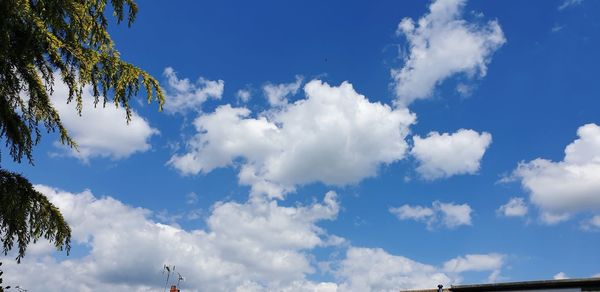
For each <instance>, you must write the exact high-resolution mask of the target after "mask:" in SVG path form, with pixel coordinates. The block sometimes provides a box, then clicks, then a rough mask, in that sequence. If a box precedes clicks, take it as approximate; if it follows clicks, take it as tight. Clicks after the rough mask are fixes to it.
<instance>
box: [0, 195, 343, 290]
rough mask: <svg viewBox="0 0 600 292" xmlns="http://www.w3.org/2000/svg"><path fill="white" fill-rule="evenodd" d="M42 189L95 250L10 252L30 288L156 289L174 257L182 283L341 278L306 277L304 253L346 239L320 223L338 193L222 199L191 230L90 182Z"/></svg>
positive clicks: (211, 285) (333, 208)
mask: <svg viewBox="0 0 600 292" xmlns="http://www.w3.org/2000/svg"><path fill="white" fill-rule="evenodd" d="M36 189H38V190H39V191H40V192H42V193H44V194H45V195H46V196H47V197H48V198H49V199H50V201H51V202H53V203H54V204H55V205H56V206H57V207H58V208H59V209H60V210H61V212H62V214H63V215H64V217H65V219H66V220H67V221H68V222H69V224H70V226H71V228H72V235H73V240H74V241H75V242H76V243H78V244H80V245H81V244H82V245H86V246H88V247H89V253H88V254H84V255H83V256H81V257H78V258H71V259H69V258H67V259H60V260H59V259H54V258H53V257H51V256H48V255H43V254H39V253H38V255H34V254H32V255H29V256H27V257H25V259H24V261H23V263H22V264H20V265H17V264H16V263H14V261H5V265H6V269H5V271H6V270H10V273H6V274H5V275H4V276H5V284H14V283H18V284H19V285H21V286H23V287H25V288H27V289H29V290H30V291H63V290H67V289H68V290H73V291H109V290H115V289H116V288H120V290H121V289H125V288H126V289H127V290H130V291H152V290H154V291H155V290H157V289H158V288H162V285H164V277H163V275H161V274H160V268H161V267H162V266H163V264H170V265H175V266H176V267H177V271H179V272H180V273H182V274H183V275H184V276H187V277H186V278H187V279H186V282H185V287H187V288H186V291H188V290H189V291H199V290H202V291H205V290H208V291H235V290H236V289H239V291H247V289H244V287H254V288H256V290H258V291H265V290H277V291H308V290H310V291H314V289H317V288H318V289H320V291H332V289H330V288H332V287H335V285H333V284H332V283H312V282H310V281H307V280H306V279H305V277H306V275H308V274H311V273H313V272H314V267H313V264H312V263H311V261H312V260H311V258H310V257H309V255H308V254H307V253H306V252H307V251H309V250H311V249H313V248H315V247H318V246H326V245H328V244H331V243H339V242H340V240H339V238H338V239H337V240H331V238H332V236H329V235H328V234H327V233H326V232H325V230H323V229H321V228H320V227H318V226H316V225H315V224H316V222H318V221H322V220H331V219H334V218H335V217H336V216H337V213H338V212H339V206H338V202H337V199H336V194H335V193H333V192H329V193H327V194H326V195H325V198H324V200H323V202H322V203H314V204H312V205H306V206H296V207H282V206H279V205H278V204H277V202H276V201H270V200H261V199H257V198H254V199H252V200H250V201H248V202H245V203H235V202H223V203H219V204H216V205H215V206H214V207H213V210H212V213H211V214H210V216H209V217H208V219H207V226H208V227H207V230H191V231H186V230H183V229H180V228H178V227H175V226H170V225H164V224H160V223H155V222H153V221H152V220H150V219H149V217H150V215H151V212H150V211H148V210H146V209H142V208H133V207H130V206H127V205H124V204H123V203H121V202H119V201H117V200H115V199H113V198H110V197H104V198H98V197H96V196H94V195H93V194H92V193H91V192H90V191H84V192H82V193H79V194H73V193H68V192H64V191H60V190H57V189H54V188H50V187H47V186H41V185H38V186H36ZM50 271H52V272H50ZM40 277H41V278H40ZM313 288H314V289H313ZM333 291H334V290H333Z"/></svg>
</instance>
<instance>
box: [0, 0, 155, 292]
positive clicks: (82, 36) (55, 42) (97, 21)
mask: <svg viewBox="0 0 600 292" xmlns="http://www.w3.org/2000/svg"><path fill="white" fill-rule="evenodd" d="M107 4H110V6H111V7H112V11H113V14H114V16H115V18H116V21H117V23H120V22H122V21H123V20H124V19H126V20H127V23H128V25H131V23H132V22H133V20H134V18H135V14H136V13H137V6H136V4H135V3H134V2H133V1H132V0H111V1H110V2H109V3H107V1H106V0H0V139H1V140H4V139H6V141H5V143H6V146H7V148H8V149H9V151H10V155H11V157H12V159H13V160H14V161H16V162H21V160H22V158H23V157H24V156H25V157H26V158H27V160H28V161H29V162H30V163H32V161H33V158H32V155H31V154H32V147H33V146H35V145H36V144H37V143H38V142H39V140H40V138H41V131H40V128H42V129H44V128H45V129H46V131H55V130H58V132H59V134H60V139H61V142H62V143H63V144H66V145H68V146H70V147H77V144H76V141H74V140H73V139H72V138H71V137H70V136H69V133H68V132H67V130H66V129H65V127H64V126H63V124H62V123H61V120H60V116H59V114H58V112H57V111H56V109H55V108H54V107H53V105H52V102H51V100H50V94H51V93H52V86H53V84H54V80H53V79H54V76H60V78H61V79H62V82H64V83H65V84H66V85H67V86H68V88H69V96H68V97H67V100H68V101H69V102H74V104H75V107H76V108H77V109H78V111H79V113H80V114H81V109H82V106H83V102H82V91H83V87H84V86H86V85H89V86H91V87H92V89H93V95H94V98H95V105H97V104H98V103H99V102H101V103H102V106H106V104H107V103H113V104H114V105H115V106H122V107H124V108H125V110H126V113H127V115H126V117H124V118H126V119H127V121H129V120H130V118H131V109H130V108H129V99H130V98H131V97H132V96H134V95H136V94H137V92H138V90H139V89H140V88H141V87H142V86H143V87H144V88H145V89H146V96H147V100H148V102H151V101H153V100H157V101H158V104H159V109H161V108H162V104H163V102H164V94H163V92H162V90H161V89H160V87H159V84H158V81H156V79H154V78H153V77H152V76H150V75H149V74H148V73H146V72H145V71H143V70H142V69H140V68H138V67H136V66H134V65H132V64H129V63H127V62H125V61H123V60H121V58H120V56H119V52H118V51H117V50H116V49H115V47H114V43H113V41H112V39H111V38H110V35H109V34H108V32H107V25H108V21H107V19H106V17H105V15H104V13H105V10H106V9H107ZM40 238H46V239H48V240H49V241H50V242H52V243H53V244H54V245H55V246H56V247H57V248H58V249H61V250H62V249H66V250H67V251H68V250H69V248H70V239H71V229H70V228H69V226H68V225H67V223H66V221H65V220H64V218H63V217H62V215H61V213H60V212H59V210H58V209H57V208H56V207H55V206H54V205H52V204H51V203H50V202H49V201H48V199H47V198H46V197H45V196H44V195H43V194H41V193H39V192H37V191H36V190H35V189H33V187H32V185H31V184H30V183H29V181H27V179H26V178H24V177H22V176H20V175H18V174H15V173H12V172H9V171H5V170H3V169H0V241H1V244H2V251H3V252H4V254H5V255H6V254H7V253H8V251H9V250H11V249H12V247H13V245H14V244H15V243H16V244H17V246H18V253H17V258H16V259H17V261H20V260H21V258H22V257H23V256H24V255H25V250H26V248H27V245H28V244H29V243H30V242H31V241H33V242H35V241H36V240H38V239H40ZM0 264H1V263H0ZM1 284H2V271H0V291H2V290H3V289H4V287H3V286H2V285H1Z"/></svg>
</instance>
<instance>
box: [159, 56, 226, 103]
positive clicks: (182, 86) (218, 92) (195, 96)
mask: <svg viewBox="0 0 600 292" xmlns="http://www.w3.org/2000/svg"><path fill="white" fill-rule="evenodd" d="M163 75H164V76H165V77H166V78H167V86H166V88H165V90H166V100H165V104H164V109H165V111H167V112H168V113H180V114H185V113H187V112H200V111H201V109H202V104H203V103H204V102H205V101H207V100H208V99H209V98H212V99H221V97H222V96H223V90H224V88H225V82H224V81H223V80H217V81H213V80H207V79H204V78H202V77H200V78H198V80H197V81H196V82H195V83H194V82H192V81H190V80H189V79H187V78H184V79H179V78H178V77H177V74H176V72H175V70H174V69H173V68H171V67H167V68H165V71H164V73H163Z"/></svg>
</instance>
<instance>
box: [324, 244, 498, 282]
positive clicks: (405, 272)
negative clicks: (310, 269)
mask: <svg viewBox="0 0 600 292" xmlns="http://www.w3.org/2000/svg"><path fill="white" fill-rule="evenodd" d="M503 264H504V256H503V255H500V254H495V253H491V254H473V255H466V256H464V257H457V258H454V259H451V260H449V261H447V262H445V263H444V264H443V266H442V267H441V268H439V267H435V266H432V265H427V264H423V263H419V262H416V261H413V260H411V259H409V258H406V257H403V256H397V255H391V254H389V253H387V252H385V251H384V250H382V249H380V248H358V247H351V248H349V249H348V250H347V252H346V258H345V259H344V260H342V262H341V264H340V268H339V269H338V270H337V271H336V274H337V276H338V278H340V280H341V281H342V282H341V283H340V284H339V288H340V289H339V291H361V292H362V291H398V290H400V289H427V288H431V287H435V286H437V285H438V284H442V285H444V286H448V284H458V283H460V281H461V277H460V273H463V272H471V271H491V272H492V273H491V275H490V276H494V275H495V276H498V274H499V273H500V271H501V269H502V266H503Z"/></svg>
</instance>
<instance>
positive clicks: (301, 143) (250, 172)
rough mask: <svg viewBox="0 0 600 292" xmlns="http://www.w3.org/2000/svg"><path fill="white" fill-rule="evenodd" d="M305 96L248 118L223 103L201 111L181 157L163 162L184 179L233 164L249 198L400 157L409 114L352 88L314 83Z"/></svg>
mask: <svg viewBox="0 0 600 292" xmlns="http://www.w3.org/2000/svg"><path fill="white" fill-rule="evenodd" d="M304 92H305V95H306V98H305V99H301V100H298V101H296V102H295V103H292V104H288V105H286V106H283V107H280V108H273V109H271V110H269V111H267V112H264V113H261V114H259V115H258V116H256V117H252V115H251V112H250V110H249V109H247V108H243V107H240V108H234V107H231V106H230V105H224V106H220V107H218V108H217V109H216V110H215V111H214V112H213V113H209V114H202V115H200V116H199V117H198V118H197V119H196V120H195V121H194V125H195V127H196V129H197V131H198V133H197V134H196V135H195V136H194V137H193V138H192V139H190V140H189V141H188V142H187V152H186V153H184V154H176V155H174V156H173V157H171V159H170V161H169V162H168V164H169V165H171V166H173V167H174V168H176V169H178V170H179V171H180V172H181V173H183V174H188V175H191V174H198V173H208V172H210V171H212V170H213V169H215V168H219V167H232V166H233V167H238V168H239V180H240V183H242V184H246V185H251V186H252V190H253V192H254V193H263V194H268V195H270V196H276V197H277V196H282V194H283V193H285V192H288V191H291V190H293V189H294V187H295V186H296V185H303V184H308V183H312V182H322V183H325V184H329V185H338V186H339V185H347V184H353V183H358V182H359V181H360V180H362V179H364V178H366V177H371V176H374V175H376V174H377V171H378V168H379V167H380V166H381V165H385V164H390V163H393V162H395V161H398V160H400V159H402V158H403V157H404V156H405V153H406V151H407V148H408V145H407V143H406V141H405V140H404V139H405V138H406V136H407V135H408V132H409V126H410V125H411V124H412V123H414V122H415V119H416V117H415V115H414V114H412V113H410V112H409V111H408V109H405V108H397V109H392V108H391V107H390V106H388V105H385V104H381V103H377V102H370V101H369V100H368V99H367V98H366V97H365V96H363V95H360V94H358V93H357V92H356V91H355V90H354V88H353V87H352V85H351V84H350V83H348V82H343V83H342V84H341V85H340V86H330V85H329V84H327V83H324V82H322V81H319V80H314V81H311V82H309V83H307V84H306V85H305V86H304Z"/></svg>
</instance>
